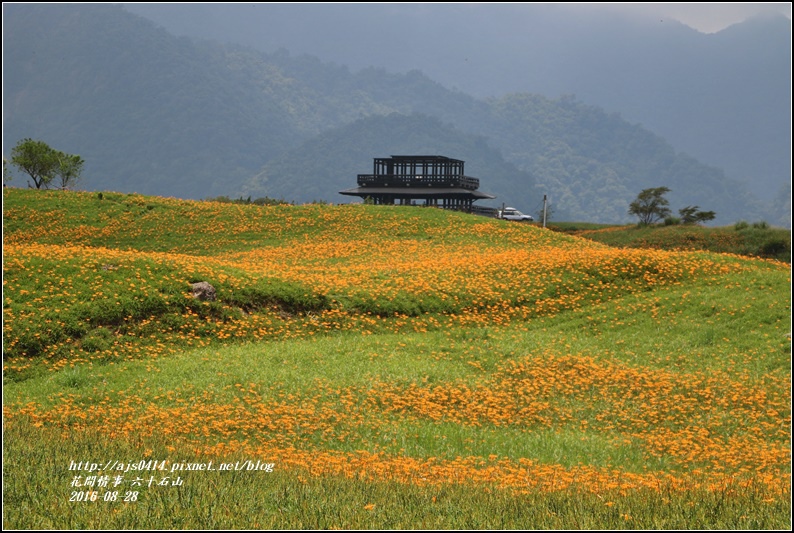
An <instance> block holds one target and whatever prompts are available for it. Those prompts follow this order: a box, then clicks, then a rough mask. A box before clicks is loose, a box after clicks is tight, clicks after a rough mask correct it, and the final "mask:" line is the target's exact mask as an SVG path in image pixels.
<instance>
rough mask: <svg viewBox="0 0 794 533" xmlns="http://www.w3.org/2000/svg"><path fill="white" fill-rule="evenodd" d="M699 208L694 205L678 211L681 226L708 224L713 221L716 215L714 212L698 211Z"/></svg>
mask: <svg viewBox="0 0 794 533" xmlns="http://www.w3.org/2000/svg"><path fill="white" fill-rule="evenodd" d="M699 209H700V207H699V206H696V205H688V206H686V207H684V208H683V209H679V210H678V214H680V215H681V223H682V224H697V223H699V222H708V221H709V220H714V217H716V216H717V214H716V213H715V212H714V211H700V210H699Z"/></svg>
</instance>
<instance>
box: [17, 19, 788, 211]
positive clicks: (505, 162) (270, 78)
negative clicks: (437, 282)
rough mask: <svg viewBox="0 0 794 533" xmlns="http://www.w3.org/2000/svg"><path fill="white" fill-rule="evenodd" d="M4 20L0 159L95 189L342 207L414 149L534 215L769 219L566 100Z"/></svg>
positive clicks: (701, 170) (113, 29) (89, 26)
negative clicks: (71, 171)
mask: <svg viewBox="0 0 794 533" xmlns="http://www.w3.org/2000/svg"><path fill="white" fill-rule="evenodd" d="M3 10H4V12H3V15H4V16H3V21H4V22H3V24H4V29H3V75H4V82H5V87H4V114H3V122H4V123H3V130H4V131H3V134H4V135H3V153H4V154H5V157H8V154H9V153H10V150H11V148H12V147H13V146H14V144H15V143H16V142H17V141H19V140H20V139H22V138H25V137H32V138H36V139H41V140H44V141H45V142H47V143H49V144H50V145H51V146H53V147H55V148H57V149H59V150H64V151H67V152H70V153H77V154H80V155H81V156H82V157H83V158H84V159H85V160H86V166H85V170H84V173H83V175H84V180H83V182H82V186H83V188H86V189H89V190H118V191H124V192H130V191H135V192H140V193H144V194H155V195H163V196H177V197H182V198H207V197H212V196H218V195H228V196H238V195H249V194H251V195H253V196H260V195H261V196H264V195H268V196H271V197H280V198H284V199H287V200H294V201H299V202H302V201H312V200H324V201H330V202H340V201H350V199H349V198H347V197H342V196H339V195H338V194H337V192H338V191H339V190H341V189H344V188H349V187H353V186H354V185H355V175H356V174H358V173H366V172H369V170H370V168H371V164H372V158H374V157H384V156H389V155H397V154H401V153H412V152H413V153H417V152H418V153H426V154H439V155H446V156H449V157H455V158H458V159H463V160H465V161H466V171H467V174H470V175H473V176H476V177H479V178H480V179H481V189H483V190H485V191H487V192H492V193H495V194H497V195H498V196H499V198H498V199H497V201H498V202H499V203H501V202H503V201H504V202H507V203H509V204H511V205H515V206H516V207H518V208H519V209H524V210H527V211H532V210H533V209H534V208H535V207H536V206H537V205H538V202H539V201H540V200H541V197H542V194H548V195H549V196H550V198H551V200H552V202H553V204H554V206H555V210H556V213H558V215H559V216H565V218H568V219H576V220H592V221H599V222H620V221H627V220H631V218H630V217H629V216H628V215H627V213H626V211H627V208H628V204H629V202H630V201H631V200H632V199H633V198H634V197H635V196H636V194H637V193H638V192H639V191H640V190H641V189H642V188H645V187H651V186H653V187H655V186H668V187H670V188H671V189H673V193H671V195H670V199H671V202H672V203H673V207H674V208H676V209H677V208H679V207H684V205H688V204H698V205H700V206H701V208H703V209H708V210H714V211H716V212H717V214H718V219H717V221H716V222H718V223H730V222H733V221H735V220H738V219H740V218H744V219H751V220H756V219H759V218H765V219H767V220H770V222H774V223H779V222H778V220H774V219H773V218H772V217H770V216H769V212H768V211H764V209H763V208H762V207H761V205H760V203H759V202H758V201H757V200H755V199H753V198H752V197H751V195H750V194H749V193H748V192H747V191H746V190H745V189H744V188H743V187H742V186H740V185H738V184H736V183H734V182H731V181H730V180H727V179H725V177H724V173H723V171H721V170H719V169H716V168H712V167H708V166H705V165H703V164H701V163H699V162H697V161H696V160H694V159H693V158H691V157H688V156H685V155H682V154H677V153H676V152H675V151H674V150H673V149H672V148H671V147H670V145H669V144H668V143H667V142H665V141H664V140H663V139H661V138H660V137H658V136H656V135H654V134H652V133H651V132H649V131H647V130H645V129H643V128H642V127H641V126H639V125H633V124H630V123H628V122H626V121H625V120H623V119H621V117H620V116H619V115H617V114H614V113H612V114H609V113H606V112H605V111H603V110H601V109H599V108H596V107H593V106H589V105H586V104H584V103H582V102H580V101H578V100H577V99H576V98H573V97H562V98H559V99H554V100H552V99H547V98H545V97H541V96H538V95H530V94H515V95H510V96H505V97H502V98H498V99H475V98H473V97H471V96H468V95H466V94H464V93H462V92H460V91H451V90H448V89H446V88H444V87H443V86H441V85H440V84H438V83H436V82H434V81H433V80H431V79H430V78H429V77H428V76H426V75H425V74H423V73H421V72H419V71H411V72H408V73H406V74H394V73H389V72H387V71H385V70H383V69H377V68H369V69H364V70H361V71H358V72H355V73H354V72H351V71H350V70H349V69H348V68H347V67H345V66H339V65H334V64H328V63H323V62H321V61H319V60H318V59H316V58H312V57H309V56H298V57H295V56H293V55H291V54H290V53H289V52H287V51H280V52H276V53H273V54H266V53H263V52H258V51H254V50H252V49H246V48H243V47H240V46H235V45H221V44H218V43H213V42H209V41H193V40H189V39H187V38H184V37H175V36H173V35H170V34H169V33H167V32H166V31H164V30H163V29H161V28H158V27H157V26H155V25H154V24H153V23H151V22H149V21H147V20H145V19H143V18H140V17H138V16H135V15H132V14H130V13H128V12H126V11H124V10H123V9H122V8H121V7H119V6H113V5H97V4H93V5H89V4H84V5H68V4H40V5H35V4H14V5H8V4H6V5H4V6H3ZM14 180H15V181H13V182H12V183H11V184H12V185H16V186H24V184H25V180H24V177H22V176H21V175H19V174H17V175H16V176H15V178H14ZM533 214H534V212H533Z"/></svg>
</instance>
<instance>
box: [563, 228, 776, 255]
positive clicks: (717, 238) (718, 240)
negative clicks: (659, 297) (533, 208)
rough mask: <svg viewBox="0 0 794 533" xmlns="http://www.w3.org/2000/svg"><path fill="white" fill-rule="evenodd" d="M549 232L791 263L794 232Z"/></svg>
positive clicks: (625, 244)
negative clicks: (792, 234)
mask: <svg viewBox="0 0 794 533" xmlns="http://www.w3.org/2000/svg"><path fill="white" fill-rule="evenodd" d="M549 228H550V229H552V230H554V231H560V232H564V233H567V234H570V235H576V236H579V237H584V238H586V239H591V240H594V241H596V242H601V243H604V244H609V245H610V246H618V247H622V248H646V249H647V248H651V249H661V250H704V251H711V252H718V253H723V254H737V255H744V256H751V257H760V258H764V259H776V260H778V261H783V262H786V263H789V264H791V231H789V230H787V229H783V228H774V227H771V226H769V225H768V224H767V223H766V222H763V221H758V222H753V223H752V224H750V223H748V222H746V221H739V222H737V223H736V224H734V225H733V226H729V227H716V228H712V227H703V226H698V225H669V226H666V225H656V226H655V225H651V226H640V225H636V224H633V225H630V226H614V225H606V224H584V223H570V222H568V223H559V224H551V225H550V226H549Z"/></svg>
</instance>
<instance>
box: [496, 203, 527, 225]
mask: <svg viewBox="0 0 794 533" xmlns="http://www.w3.org/2000/svg"><path fill="white" fill-rule="evenodd" d="M499 218H503V219H505V220H515V221H517V222H532V221H533V220H535V219H534V218H532V215H525V214H524V213H522V212H521V211H519V210H518V209H516V208H515V207H505V208H504V210H503V211H499Z"/></svg>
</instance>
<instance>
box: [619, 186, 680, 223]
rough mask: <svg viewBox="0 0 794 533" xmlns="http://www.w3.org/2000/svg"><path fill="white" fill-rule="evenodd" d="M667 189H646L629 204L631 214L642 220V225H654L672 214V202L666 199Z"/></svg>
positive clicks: (668, 190)
mask: <svg viewBox="0 0 794 533" xmlns="http://www.w3.org/2000/svg"><path fill="white" fill-rule="evenodd" d="M668 192H670V189H668V188H667V187H655V188H651V189H645V190H643V191H641V192H640V194H638V195H637V198H636V200H634V201H633V202H631V203H630V204H629V214H630V215H636V216H638V217H639V218H640V224H653V223H654V222H656V221H657V220H661V219H663V218H664V217H666V216H667V215H669V214H670V208H669V207H667V206H668V205H670V202H668V201H667V198H665V197H664V195H665V194H667V193H668Z"/></svg>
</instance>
